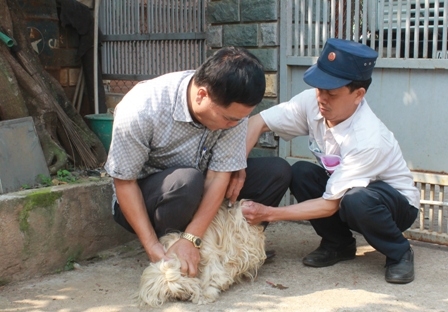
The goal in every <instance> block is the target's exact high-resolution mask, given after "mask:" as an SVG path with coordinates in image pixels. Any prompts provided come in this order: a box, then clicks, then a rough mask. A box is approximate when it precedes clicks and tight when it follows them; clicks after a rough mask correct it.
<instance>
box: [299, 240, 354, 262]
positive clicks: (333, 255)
mask: <svg viewBox="0 0 448 312" xmlns="http://www.w3.org/2000/svg"><path fill="white" fill-rule="evenodd" d="M355 257H356V242H353V243H352V244H350V245H348V246H347V247H345V248H344V249H343V250H340V251H336V250H328V249H325V248H324V247H322V246H319V248H317V249H316V250H315V251H313V252H312V253H310V254H309V255H307V256H306V257H305V258H303V264H305V265H307V266H312V267H319V268H320V267H326V266H330V265H333V264H335V263H337V262H339V261H343V260H351V259H354V258H355Z"/></svg>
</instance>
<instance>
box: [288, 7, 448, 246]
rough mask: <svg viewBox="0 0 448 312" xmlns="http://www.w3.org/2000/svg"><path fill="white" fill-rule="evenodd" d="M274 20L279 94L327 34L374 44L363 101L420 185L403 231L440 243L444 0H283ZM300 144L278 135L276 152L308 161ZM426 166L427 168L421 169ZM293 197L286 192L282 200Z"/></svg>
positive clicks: (295, 88)
mask: <svg viewBox="0 0 448 312" xmlns="http://www.w3.org/2000/svg"><path fill="white" fill-rule="evenodd" d="M281 23H282V25H281V32H280V39H281V40H280V41H281V50H282V53H281V54H280V101H287V100H289V99H290V98H291V97H292V96H294V95H295V94H297V93H299V92H301V91H302V90H304V89H305V88H309V86H308V85H306V84H305V83H304V82H303V79H302V78H303V74H304V72H305V70H306V69H307V68H308V67H309V66H310V65H312V64H314V63H315V62H316V60H317V57H318V56H319V54H320V52H321V50H322V47H323V45H324V43H325V42H326V41H327V39H328V38H334V37H337V38H342V39H349V40H355V41H359V42H362V43H364V44H367V45H369V46H371V47H372V48H374V49H375V50H377V51H378V53H379V58H378V60H377V62H376V69H375V71H374V76H375V77H374V83H373V84H372V86H371V87H370V88H369V92H368V94H367V97H368V101H369V105H371V107H372V108H373V109H374V110H375V112H376V114H377V115H378V116H379V117H380V118H381V119H382V121H383V122H384V123H385V124H386V125H387V126H388V127H389V129H390V130H391V131H392V132H394V135H395V137H396V138H397V140H398V141H399V142H400V145H401V149H402V151H403V154H404V155H405V158H406V160H407V162H408V165H409V166H410V168H411V170H414V172H413V174H414V181H415V183H416V186H417V187H418V188H419V189H420V190H421V207H419V209H420V213H419V217H418V219H417V221H416V223H415V224H414V225H413V226H412V227H411V229H409V230H408V231H406V233H405V235H407V236H408V237H409V238H413V239H418V240H423V241H429V242H434V243H440V244H448V201H447V200H446V196H448V195H447V192H448V176H447V174H446V172H447V168H448V167H447V166H446V164H448V162H447V161H446V147H445V145H444V144H443V142H446V135H444V134H443V135H440V134H441V133H446V131H445V130H448V128H447V127H446V122H445V116H444V114H440V112H441V111H444V110H445V108H446V99H445V98H446V96H445V93H444V89H445V85H446V81H447V70H448V55H447V48H448V42H447V31H448V1H446V0H439V1H437V0H315V1H313V0H285V2H283V1H282V8H281ZM283 51H285V52H284V53H283ZM441 142H442V143H441ZM306 143H307V140H306V138H296V139H294V140H292V141H289V142H285V141H283V140H281V141H280V149H279V154H280V156H282V157H285V158H286V159H287V160H288V161H289V162H290V163H294V162H296V161H297V160H309V159H310V158H309V155H308V154H309V151H308V148H307V145H306ZM428 171H430V172H434V173H422V172H428ZM436 172H438V173H436ZM294 202H295V199H294V197H293V196H291V195H290V194H289V193H288V194H287V195H286V196H285V201H284V204H292V203H294Z"/></svg>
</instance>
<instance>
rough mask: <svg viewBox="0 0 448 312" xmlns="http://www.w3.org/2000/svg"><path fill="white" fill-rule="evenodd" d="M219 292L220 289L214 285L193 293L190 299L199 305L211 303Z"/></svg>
mask: <svg viewBox="0 0 448 312" xmlns="http://www.w3.org/2000/svg"><path fill="white" fill-rule="evenodd" d="M220 292H221V291H220V290H219V289H217V288H215V287H207V288H206V289H203V290H202V293H200V294H195V295H193V296H192V297H191V299H190V300H191V301H192V302H193V303H197V304H199V305H200V304H208V303H212V302H215V301H216V299H218V297H219V293H220Z"/></svg>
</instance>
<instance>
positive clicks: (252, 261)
mask: <svg viewBox="0 0 448 312" xmlns="http://www.w3.org/2000/svg"><path fill="white" fill-rule="evenodd" d="M242 202H243V201H241V202H237V203H235V205H234V206H233V207H232V208H228V207H227V205H226V204H224V203H223V204H222V205H221V208H220V209H219V211H218V213H217V214H216V216H215V218H214V219H213V221H212V223H211V224H210V226H209V227H208V229H207V231H206V232H205V234H204V237H203V239H202V248H201V249H200V254H201V261H200V263H199V266H198V274H197V276H196V277H194V278H192V277H186V276H182V275H181V273H180V261H179V260H178V259H177V258H174V259H171V260H169V261H164V260H161V261H159V262H157V263H151V264H150V265H149V266H148V267H147V268H146V269H145V270H144V271H143V274H142V276H141V281H140V291H139V293H138V294H137V297H138V301H139V303H140V305H145V304H147V305H149V306H151V307H155V306H160V305H162V304H163V303H164V302H166V301H170V300H176V299H177V300H190V301H192V302H193V303H197V304H205V303H210V302H214V301H215V300H216V299H217V298H218V296H219V293H220V292H221V291H223V290H226V289H228V288H229V287H230V285H232V284H233V283H239V282H242V281H243V278H244V277H247V278H249V279H250V280H253V279H254V278H255V277H256V275H257V271H258V269H259V268H260V267H261V265H262V264H263V263H264V260H265V259H266V253H265V250H264V244H265V236H264V232H263V227H262V226H250V225H249V224H248V223H247V222H246V220H245V219H244V217H243V214H242V212H241V208H240V205H241V203H242ZM179 238H180V233H170V234H168V235H165V236H163V237H161V238H160V242H161V243H162V244H163V246H164V247H165V249H168V248H169V247H170V246H172V245H173V244H174V243H175V242H176V241H177V240H179Z"/></svg>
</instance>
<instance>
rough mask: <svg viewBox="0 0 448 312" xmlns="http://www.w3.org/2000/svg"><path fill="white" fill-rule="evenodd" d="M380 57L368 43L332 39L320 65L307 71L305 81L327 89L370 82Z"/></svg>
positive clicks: (326, 44) (318, 62)
mask: <svg viewBox="0 0 448 312" xmlns="http://www.w3.org/2000/svg"><path fill="white" fill-rule="evenodd" d="M377 57H378V53H377V52H376V51H375V50H373V49H372V48H370V47H368V46H366V45H364V44H361V43H358V42H355V41H349V40H343V39H336V38H331V39H328V40H327V42H326V43H325V46H324V48H323V50H322V53H321V54H320V56H319V59H318V60H317V64H314V65H313V66H311V67H310V68H308V70H307V71H306V72H305V74H304V76H303V80H304V81H305V82H306V83H307V84H309V85H310V86H312V87H315V88H319V89H324V90H331V89H337V88H340V87H343V86H346V85H348V84H349V83H350V82H352V81H364V80H368V79H369V78H370V77H371V76H372V72H373V67H374V66H375V62H376V58H377Z"/></svg>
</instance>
